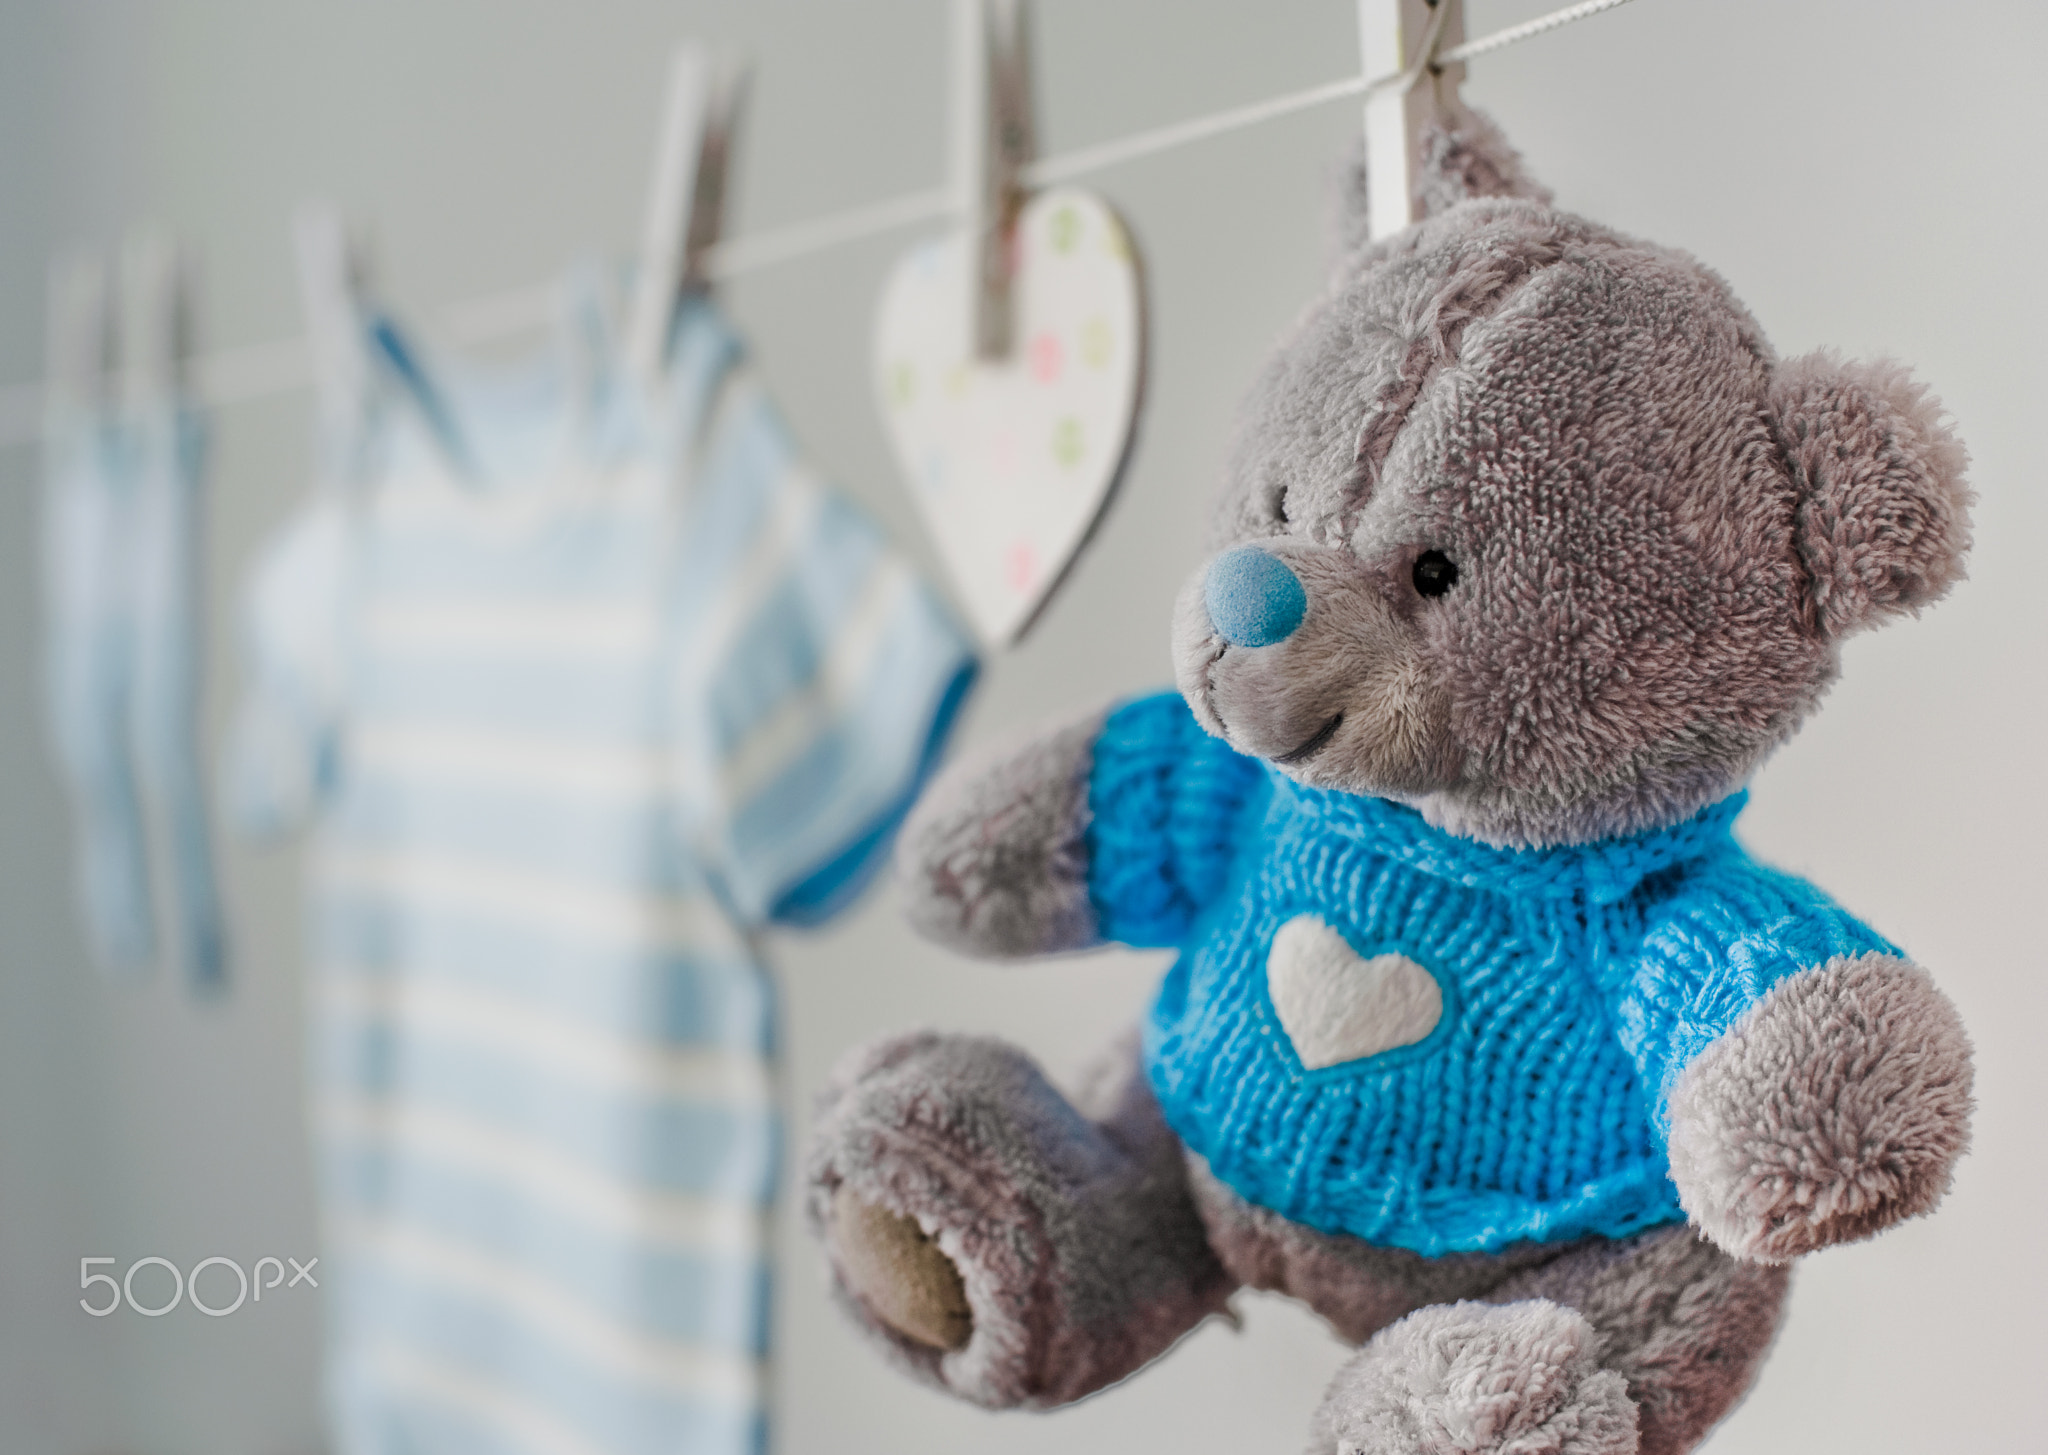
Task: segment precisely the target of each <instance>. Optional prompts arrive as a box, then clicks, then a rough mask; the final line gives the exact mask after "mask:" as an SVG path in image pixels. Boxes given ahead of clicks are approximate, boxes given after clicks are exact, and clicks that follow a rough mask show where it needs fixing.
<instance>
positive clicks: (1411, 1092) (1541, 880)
mask: <svg viewBox="0 0 2048 1455" xmlns="http://www.w3.org/2000/svg"><path fill="white" fill-rule="evenodd" d="M1744 799H1745V795H1743V794H1737V795H1735V796H1734V797H1732V798H1730V799H1728V800H1726V801H1724V802H1722V803H1720V804H1717V805H1715V806H1713V807H1711V808H1708V809H1706V810H1705V811H1704V812H1702V813H1701V814H1699V815H1698V816H1697V817H1695V818H1693V819H1692V820H1690V821H1688V822H1686V823H1683V824H1678V825H1675V826H1673V827H1671V828H1667V829H1663V830H1660V831H1657V832H1654V833H1648V834H1643V835H1639V836H1637V837H1635V838H1630V839H1620V840H1613V841H1609V842H1604V843H1598V844H1587V845H1583V846H1575V847H1569V848H1556V849H1544V850H1527V851H1513V850H1505V849H1495V848H1490V847H1488V846H1487V845H1485V844H1481V843H1477V842H1475V841H1473V840H1470V839H1463V838H1459V837H1456V836H1455V835H1452V834H1448V833H1444V832H1442V831H1440V830H1438V829H1434V828H1432V827H1430V826H1429V824H1427V823H1426V822H1424V820H1423V818H1422V816H1421V815H1420V814H1418V813H1416V812H1415V811H1414V810H1412V809H1408V808H1404V807H1402V806H1400V805H1398V804H1394V803H1390V802H1387V801H1386V800H1384V799H1378V798H1371V797H1366V796H1362V795H1358V794H1349V793H1337V792H1331V791H1327V790H1321V789H1312V788H1304V787H1302V786H1301V785H1299V784H1296V783H1294V782H1293V781H1292V780H1290V779H1287V778H1285V777H1283V776H1281V775H1280V774H1279V773H1277V772H1274V771H1272V770H1270V769H1267V768H1265V767H1263V766H1262V765H1261V764H1259V763H1258V762H1256V761H1255V760H1253V759H1249V758H1244V757H1240V756H1238V755H1237V754H1236V753H1234V752H1233V751H1232V750H1231V749H1230V748H1229V747H1228V746H1227V745H1226V744H1224V743H1223V742H1222V741H1220V740H1219V739H1216V738H1213V737H1210V736H1209V735H1208V734H1207V733H1205V732H1203V731H1202V729H1201V727H1200V726H1199V725H1198V724H1197V723H1196V721H1195V719H1194V716H1193V714H1192V713H1191V712H1190V711H1189V710H1188V708H1187V705H1186V704H1185V703H1184V702H1183V701H1182V700H1181V698H1180V697H1179V696H1177V695H1172V694H1169V695H1166V696H1161V697H1154V698H1147V699H1143V700H1140V701H1137V702H1134V703H1131V704H1128V705H1126V706H1125V707H1122V708H1120V709H1118V710H1117V711H1116V712H1115V713H1113V714H1112V715H1111V717H1110V719H1109V721H1108V723H1107V725H1106V726H1105V729H1104V731H1103V734H1102V736H1101V738H1100V739H1099V741H1098V742H1097V744H1096V749H1095V759H1094V767H1093V769H1092V773H1091V779H1090V785H1089V805H1090V809H1091V812H1092V815H1093V822H1092V824H1091V826H1090V829H1089V851H1090V857H1089V866H1090V867H1089V887H1090V894H1091V897H1092V898H1093V900H1094V903H1095V908H1096V913H1097V915H1098V917H1099V923H1100V925H1101V928H1102V933H1103V934H1104V936H1105V937H1106V938H1108V939H1111V940H1117V941H1121V942H1123V943H1126V944H1132V945H1178V946H1181V947H1183V949H1182V954H1181V957H1180V960H1179V962H1178V963H1177V964H1175V966H1174V967H1173V969H1172V970H1171V972H1169V974H1168V976H1167V978H1166V982H1165V984H1164V985H1163V986H1162V987H1161V989H1160V992H1159V996H1158V999H1157V1000H1156V1002H1155V1003H1154V1005H1153V1008H1152V1012H1151V1015H1150V1018H1149V1021H1148V1023H1147V1028H1146V1037H1145V1056H1146V1063H1147V1066H1148V1069H1149V1072H1150V1076H1151V1081H1152V1085H1153V1088H1154V1089H1155V1091H1156V1092H1157V1093H1158V1096H1159V1101H1160V1105H1161V1108H1162V1109H1163V1110H1164V1112H1165V1115H1166V1119H1167V1121H1168V1123H1169V1124H1170V1125H1171V1126H1172V1127H1173V1129H1174V1131H1175V1132H1176V1133H1177V1134H1178V1135H1179V1136H1180V1138H1181V1139H1182V1140H1183V1141H1184V1142H1185V1143H1186V1144H1187V1145H1188V1146H1189V1147H1190V1148H1191V1149H1192V1150H1194V1151H1195V1152H1197V1153H1199V1154H1200V1155H1201V1156H1202V1157H1203V1158H1204V1159H1205V1160H1206V1161H1207V1162H1208V1164H1209V1168H1210V1170H1211V1171H1213V1172H1214V1173H1215V1174H1216V1175H1217V1176H1218V1177H1219V1178H1221V1179H1222V1180H1223V1181H1224V1182H1226V1183H1228V1184H1229V1185H1230V1186H1231V1187H1232V1188H1233V1189H1235V1190H1236V1191H1237V1193H1238V1194H1239V1195H1240V1196H1242V1197H1244V1198H1245V1199H1246V1200H1247V1201H1249V1202H1252V1203H1254V1204H1257V1205H1258V1206H1261V1207H1266V1208H1270V1209H1272V1210H1273V1211H1275V1212H1278V1213H1281V1214H1283V1215H1284V1216H1286V1217H1288V1218H1291V1219H1294V1220H1295V1221H1298V1222H1303V1223H1306V1224H1308V1225H1310V1226H1311V1227H1315V1228H1319V1229H1321V1230H1322V1231H1324V1232H1329V1233H1348V1234H1351V1235H1353V1236H1356V1237H1359V1238H1363V1239H1366V1240H1368V1241H1370V1242H1374V1243H1379V1244H1383V1245H1390V1246H1394V1247H1402V1248H1410V1249H1413V1250H1414V1251H1416V1252H1418V1253H1422V1254H1425V1255H1429V1256H1432V1257H1433V1256H1438V1255H1442V1254H1448V1253H1456V1252H1494V1251H1498V1250H1499V1249H1501V1248H1504V1247H1506V1246H1507V1245H1509V1244H1511V1243H1514V1242H1518V1241H1522V1240H1525V1239H1526V1240H1534V1241H1561V1240H1567V1239H1572V1238H1579V1237H1583V1236H1585V1235H1587V1234H1601V1235H1604V1236H1607V1237H1621V1236H1624V1235H1626V1234H1629V1233H1633V1232H1637V1231H1640V1230H1641V1229H1643V1228H1647V1227H1652V1226H1655V1225H1657V1224H1660V1223H1667V1222H1680V1221H1683V1220H1684V1216H1685V1215H1684V1213H1683V1211H1682V1210H1681V1209H1680V1207H1679V1204H1678V1196H1677V1191H1676V1189H1675V1188H1674V1187H1673V1185H1672V1183H1671V1180H1670V1175H1669V1164H1668V1162H1667V1160H1666V1151H1665V1134H1666V1130H1667V1127H1668V1122H1667V1120H1666V1111H1665V1104H1666V1100H1667V1097H1668V1094H1669V1091H1670V1088H1671V1086H1672V1084H1673V1082H1674V1081H1675V1080H1676V1078H1677V1076H1678V1074H1679V1073H1680V1072H1681V1071H1683V1070H1684V1068H1685V1066H1686V1065H1687V1064H1688V1063H1689V1062H1690V1061H1691V1060H1692V1059H1693V1058H1694V1057H1695V1056H1697V1055H1698V1054H1699V1053H1700V1052H1701V1051H1703V1050H1704V1049H1705V1048H1706V1047H1707V1045H1708V1044H1710V1043H1711V1042H1712V1041H1713V1039H1714V1038H1715V1037H1716V1036H1718V1035H1719V1034H1720V1033H1721V1032H1723V1031H1725V1030H1727V1029H1728V1027H1729V1026H1731V1025H1733V1024H1734V1023H1735V1021H1736V1020H1737V1019H1738V1018H1739V1017H1740V1016H1741V1014H1742V1013H1743V1012H1744V1011H1745V1010H1747V1009H1748V1008H1749V1007H1750V1006H1752V1005H1754V1004H1756V1002H1757V1001H1759V1000H1761V999H1762V998H1763V996H1764V994H1765V993H1766V992H1767V991H1768V990H1769V989H1770V988H1771V987H1772V986H1773V985H1775V984H1777V983H1778V982H1779V981H1781V980H1783V979H1785V978H1786V977H1787V976H1789V975H1792V974H1794V973H1796V972H1797V971H1799V970H1801V969H1803V968H1806V967H1808V966H1819V965H1824V964H1826V963H1827V962H1828V961H1829V960H1831V959H1833V958H1835V957H1837V956H1854V955H1860V954H1865V953H1868V952H1872V951H1876V952H1880V953H1884V954H1897V953H1898V951H1897V950H1896V948H1895V947H1893V946H1892V945H1891V944H1889V943H1888V942H1887V941H1885V940H1884V939H1883V938H1881V937H1880V936H1878V935H1877V934H1875V933H1874V932H1872V931H1871V930H1869V929H1868V928H1866V927H1865V926H1863V925H1861V924H1859V923H1858V922H1857V921H1856V920H1854V919H1852V918H1851V917H1850V916H1849V915H1847V914H1846V913H1844V912H1843V911H1842V910H1841V909H1839V908H1837V907H1836V906H1835V905H1834V904H1832V903H1831V902H1829V900H1828V899H1827V898H1826V896H1824V895H1823V894H1821V892H1820V891H1819V890H1817V889H1815V888H1814V887H1813V886H1812V885H1810V884H1807V883H1805V882H1804V881H1802V880H1799V879H1795V878H1793V877H1791V876H1790V875H1786V874H1780V873H1777V872H1776V871H1774V870H1771V869H1767V868H1765V867H1763V866H1762V865H1759V864H1757V863H1756V862H1755V861H1754V860H1752V859H1751V858H1750V857H1749V856H1748V855H1747V854H1746V853H1744V852H1743V850H1742V849H1741V847H1740V846H1738V845H1737V844H1736V842H1735V841H1734V839H1733V837H1732V836H1731V832H1730V831H1731V827H1732V825H1733V822H1734V819H1735V816H1736V814H1737V813H1738V812H1739V811H1740V809H1741V807H1742V804H1743V802H1744Z"/></svg>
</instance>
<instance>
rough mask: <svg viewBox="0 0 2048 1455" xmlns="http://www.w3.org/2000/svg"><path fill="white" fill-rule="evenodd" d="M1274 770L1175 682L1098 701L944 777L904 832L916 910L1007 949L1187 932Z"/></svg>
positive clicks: (916, 915) (947, 928) (953, 933)
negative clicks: (1190, 701) (1217, 729)
mask: <svg viewBox="0 0 2048 1455" xmlns="http://www.w3.org/2000/svg"><path fill="white" fill-rule="evenodd" d="M1264 782H1265V778H1264V774H1263V772H1262V771H1261V770H1260V769H1259V767H1258V765H1257V764H1256V763H1254V762H1253V761H1251V760H1250V759H1247V758H1243V757H1240V756H1239V755H1238V754H1236V753H1234V752H1232V751H1231V749H1230V748H1229V747H1228V746H1227V745H1226V744H1224V743H1222V742H1221V741H1219V740H1218V739H1215V738H1212V737H1210V736H1209V735H1208V734H1207V733H1205V732H1203V731H1202V729H1201V727H1200V725H1199V724H1197V723H1196V721H1195V719H1194V715H1193V714H1192V713H1190V712H1189V711H1188V709H1187V705H1186V704H1185V703H1184V702H1182V701H1181V699H1180V697H1179V696H1178V695H1176V694H1173V693H1165V694H1161V695H1159V696H1156V697H1147V698H1140V699H1138V700H1137V701H1134V702H1129V703H1126V704H1124V705H1123V706H1121V707H1118V708H1115V709H1113V710H1111V711H1109V712H1106V713H1096V714H1092V715H1091V716H1089V717H1087V718H1085V719H1083V720H1081V721H1079V722H1075V723H1072V724H1069V725H1068V726H1066V727H1063V728H1060V729H1058V730H1056V731H1054V732H1050V733H1046V734H1043V735H1041V736H1039V737H1037V738H1034V739H1032V740H1030V741H1028V742H1026V743H1024V744H1022V745H1012V746H1010V747H1008V748H1006V749H1002V750H999V751H997V752H995V753H986V754H982V755H980V756H978V757H976V758H973V759H970V760H967V761H963V762H962V763H960V764H959V765H957V766H955V767H953V768H951V769H949V770H948V771H947V772H946V773H944V774H942V775H941V776H940V778H939V779H938V781H937V782H935V783H934V784H933V785H932V786H931V788H930V789H929V790H927V791H926V793H925V796H924V798H923V800H922V801H920V802H919V804H918V806H917V808H916V810H915V811H914V812H913V813H912V815H911V817H910V820H909V822H908V823H907V824H906V825H905V827H904V831H903V836H902V838H901V840H900V841H899V843H898V848H897V878H898V882H899V884H900V885H901V887H902V893H903V900H904V905H905V909H906V912H907V913H908V915H909V917H910V919H911V922H912V924H913V925H915V926H916V927H917V929H918V930H919V931H920V932H921V933H923V934H924V935H926V936H927V937H928V938H931V939H934V940H937V941H939V942H940V943H942V944H948V945H952V946H954V947H956V948H958V949H961V950H965V951H967V952H968V953H970V954H975V955H982V956H989V957H997V958H1012V957H1018V956H1025V955H1044V954H1052V953H1057V952H1059V951H1063V950H1080V949H1086V948H1088V947H1089V946H1091V945H1097V944H1101V943H1103V942H1105V941H1113V942H1116V943H1120V944H1126V945H1136V946H1157V945H1171V944H1176V943H1178V942H1179V941H1180V940H1181V939H1182V938H1183V937H1185V935H1186V933H1187V931H1188V927H1189V926H1190V925H1191V924H1192V923H1193V921H1194V917H1195V915H1196V914H1198V913H1199V912H1200V911H1201V909H1202V907H1203V906H1204V905H1205V904H1206V903H1207V902H1208V901H1209V899H1211V898H1212V897H1214V895H1215V894H1216V893H1217V892H1218V891H1219V890H1220V889H1221V887H1222V884H1223V881H1224V879H1225V877H1226V875H1227V873H1228V870H1229V866H1230V861H1231V859H1232V858H1233V857H1234V855H1235V853H1236V849H1237V833H1238V827H1239V824H1240V822H1241V820H1242V818H1243V815H1244V811H1245V808H1246V805H1247V804H1248V803H1249V802H1250V801H1251V799H1252V797H1253V796H1254V795H1255V794H1256V793H1257V792H1258V791H1259V790H1260V789H1261V788H1262V787H1263V786H1264Z"/></svg>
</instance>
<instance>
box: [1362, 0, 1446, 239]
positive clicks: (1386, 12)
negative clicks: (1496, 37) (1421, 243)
mask: <svg viewBox="0 0 2048 1455" xmlns="http://www.w3.org/2000/svg"><path fill="white" fill-rule="evenodd" d="M1464 39H1465V4H1464V0H1358V51H1359V59H1360V61H1361V62H1362V63H1363V71H1364V74H1365V75H1366V76H1368V77H1376V76H1391V75H1395V74H1397V73H1398V74H1399V75H1400V76H1401V80H1400V81H1398V82H1395V83H1392V84H1389V85H1385V86H1381V87H1379V88H1377V89H1376V90H1374V91H1373V92H1372V93H1371V94H1370V95H1368V96H1367V97H1366V100H1365V184H1366V209H1367V214H1368V220H1369V223H1370V226H1371V229H1372V237H1373V240H1374V241H1378V240H1379V239H1380V238H1383V237H1391V236H1392V235H1393V234H1395V233H1397V232H1399V231H1401V229H1403V228H1404V227H1407V226H1408V225H1409V224H1410V223H1412V222H1414V221H1415V220H1416V219H1417V218H1418V217H1420V216H1421V211H1420V204H1419V201H1418V199H1417V197H1416V181H1417V179H1418V178H1419V177H1420V175H1421V171H1422V139H1423V133H1424V131H1425V129H1426V128H1427V127H1428V125H1429V123H1430V121H1431V120H1432V119H1433V118H1436V117H1438V116H1441V115H1442V114H1444V113H1445V112H1447V111H1448V110H1449V109H1450V108H1452V107H1453V106H1455V105H1456V102H1457V95H1458V86H1459V83H1460V82H1462V81H1463V80H1464V79H1465V67H1464V64H1463V63H1462V62H1460V63H1457V64H1455V65H1450V66H1443V67H1439V66H1437V65H1436V63H1435V57H1436V55H1437V53H1438V52H1439V51H1445V50H1449V49H1450V48H1451V47H1452V46H1454V45H1457V44H1459V43H1461V42H1462V41H1463V40H1464Z"/></svg>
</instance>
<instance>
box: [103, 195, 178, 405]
mask: <svg viewBox="0 0 2048 1455" xmlns="http://www.w3.org/2000/svg"><path fill="white" fill-rule="evenodd" d="M191 293H192V276H191V268H190V265H189V259H188V258H187V257H186V255H185V253H184V250H183V249H181V248H180V247H179V246H178V243H177V241H176V240H175V239H174V238H172V237H171V236H170V234H168V233H167V232H164V231H163V230H162V229H160V228H154V227H150V228H139V229H137V230H136V231H135V232H133V233H131V234H130V235H129V238H128V241H127V243H126V245H125V246H124V247H123V248H122V251H121V297H122V305H121V354H122V370H121V378H122V382H123V386H124V388H123V392H124V394H125V396H126V397H125V403H126V405H127V407H128V408H129V409H130V410H131V411H137V412H139V411H142V410H148V409H153V408H157V407H160V406H162V405H164V404H166V403H169V402H170V401H171V400H173V399H176V398H177V397H178V396H179V395H180V394H181V393H182V392H183V391H184V388H185V385H186V383H187V382H188V381H187V380H186V378H185V370H186V367H187V361H188V360H189V359H190V358H191V355H192V328H193V309H192V297H191Z"/></svg>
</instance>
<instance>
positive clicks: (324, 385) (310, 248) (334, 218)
mask: <svg viewBox="0 0 2048 1455" xmlns="http://www.w3.org/2000/svg"><path fill="white" fill-rule="evenodd" d="M292 240H293V243H294V244H295V246H296V249H297V252H298V262H299V301H300V304H301V306H302V307H303V308H304V309H305V312H306V343H307V349H308V352H309V353H310V354H311V356H312V358H311V363H312V369H313V405H314V418H315V421H316V429H317V432H318V436H319V438H318V446H317V447H318V449H319V453H320V458H321V462H322V466H323V469H324V470H325V471H326V472H327V474H328V475H329V476H330V477H331V478H334V479H346V478H349V477H350V476H352V475H353V474H354V473H355V469H356V466H357V465H358V463H359V461H358V459H357V456H358V453H359V452H360V450H361V448H362V444H363V441H364V440H365V439H366V438H367V435H368V426H369V421H370V416H371V413H372V412H373V410H374V408H375V402H376V383H377V376H376V367H375V362H374V360H372V358H371V356H370V345H369V334H368V327H367V322H366V320H365V317H364V314H365V308H364V303H363V291H364V288H365V286H366V284H367V281H368V273H369V267H368V262H367V259H366V254H365V249H364V247H363V245H362V242H361V240H360V239H358V238H355V237H352V236H350V234H349V230H348V227H347V225H346V224H345V223H344V222H343V221H342V217H341V213H340V212H339V211H338V210H337V209H336V208H335V207H334V206H333V205H332V204H330V203H326V202H308V203H306V204H305V205H304V206H302V207H300V209H299V211H298V215H297V216H296V217H295V218H294V219H293V222H292Z"/></svg>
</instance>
